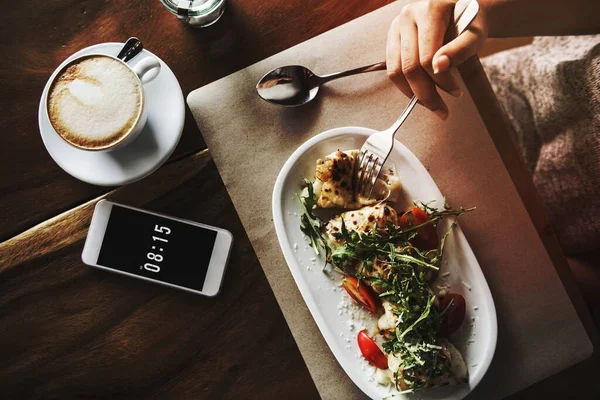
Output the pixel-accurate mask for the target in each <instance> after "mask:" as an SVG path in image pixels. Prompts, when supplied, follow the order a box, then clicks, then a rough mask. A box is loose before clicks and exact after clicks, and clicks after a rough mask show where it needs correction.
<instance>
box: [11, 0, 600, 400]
mask: <svg viewBox="0 0 600 400" xmlns="http://www.w3.org/2000/svg"><path fill="white" fill-rule="evenodd" d="M389 2H390V1H389V0H371V1H364V0H329V1H327V2H320V1H313V2H310V4H307V3H308V2H306V1H304V0H269V1H265V0H229V1H228V10H227V12H226V13H225V15H224V17H223V19H222V20H221V21H220V22H219V23H218V24H216V25H215V26H213V27H211V28H207V29H204V30H193V29H190V28H188V27H186V26H184V25H181V24H180V23H179V21H177V19H176V18H174V17H173V16H172V15H170V14H169V13H168V12H166V11H165V10H164V9H163V8H162V6H161V5H160V3H159V1H158V0H154V1H147V2H127V1H123V0H118V1H111V2H105V1H100V0H89V1H83V2H74V1H73V2H71V1H67V0H59V1H54V2H42V1H37V2H35V4H31V2H16V3H13V4H11V5H10V7H8V6H7V7H4V10H3V13H2V16H1V17H0V22H1V23H0V50H1V52H0V54H2V55H3V57H2V59H1V61H0V84H1V85H2V95H1V96H0V110H1V117H2V118H1V120H0V124H1V125H0V126H1V127H2V135H1V136H0V165H1V168H0V397H2V398H17V397H19V398H39V397H44V398H49V397H51V398H65V397H86V398H95V397H98V398H100V397H109V396H110V397H123V398H140V397H161V398H162V397H176V398H218V397H227V398H232V397H234V396H237V397H238V398H248V397H252V398H258V397H262V398H274V397H275V396H276V395H277V396H278V397H279V396H285V397H290V398H303V399H305V398H315V397H318V393H317V392H316V389H315V386H314V384H313V382H312V380H311V378H310V375H309V373H308V370H307V368H306V366H305V365H304V363H303V361H302V357H301V355H300V353H299V351H298V349H297V347H296V344H295V343H294V340H293V338H292V336H291V334H290V332H289V329H288V327H287V325H286V323H285V320H284V319H283V316H282V314H281V311H280V310H279V307H278V305H277V303H276V301H275V298H274V297H273V294H272V292H271V289H270V288H269V285H268V283H267V281H266V279H265V277H264V274H263V272H262V270H261V268H260V265H259V264H258V262H257V260H256V256H255V255H254V252H253V250H252V247H251V245H250V243H249V241H248V239H247V237H246V235H245V233H244V231H243V228H242V227H241V224H240V222H239V219H238V218H237V215H236V212H235V209H234V208H233V206H232V204H231V202H230V200H229V197H228V195H227V193H226V191H225V188H224V187H223V184H222V182H221V180H220V177H219V175H218V173H217V171H216V169H215V167H214V164H213V162H212V160H211V157H210V154H209V153H208V151H207V150H206V146H205V144H204V141H203V139H202V136H201V135H200V132H199V131H198V129H197V127H196V125H195V123H194V120H193V118H192V116H191V114H190V113H189V110H188V112H187V114H186V124H185V128H184V132H183V137H182V139H181V142H180V143H179V146H178V147H177V149H176V150H175V152H174V154H173V155H172V156H171V158H170V159H169V161H168V162H167V164H166V165H164V166H163V167H162V168H160V169H159V170H158V171H157V172H155V173H154V174H153V175H151V176H150V177H148V178H145V179H143V180H142V181H140V182H137V183H135V184H131V185H128V186H126V187H121V188H103V187H97V186H92V185H88V184H85V183H83V182H79V181H77V180H75V179H74V178H72V177H70V176H69V175H68V174H67V173H65V172H64V171H62V170H61V169H60V168H59V167H58V166H57V165H56V164H55V163H54V161H53V160H52V159H51V158H50V156H49V155H48V153H47V152H46V150H45V148H44V146H43V144H42V141H41V139H40V136H39V131H38V126H37V107H38V103H39V98H40V95H41V92H42V89H43V86H44V84H45V82H46V80H47V79H48V77H49V76H50V74H51V73H52V71H53V70H54V69H55V68H56V66H58V65H59V63H60V62H61V61H62V60H64V59H65V58H67V57H68V56H69V55H70V54H72V53H74V52H75V51H77V50H79V49H81V48H83V47H86V46H89V45H92V44H95V43H100V42H108V41H124V40H125V39H127V38H128V37H130V36H137V37H139V38H140V39H141V40H142V41H143V42H144V43H145V45H146V47H147V48H148V49H150V50H151V51H152V52H154V53H155V54H157V55H158V56H160V57H161V58H162V59H163V60H164V61H165V62H166V63H167V64H169V66H170V67H171V69H172V70H173V71H174V73H175V74H176V76H177V77H178V79H179V82H180V84H181V86H182V89H183V91H184V94H187V93H189V92H190V91H191V90H193V89H195V88H197V87H200V86H202V85H205V84H207V83H209V82H212V81H214V80H216V79H218V78H221V77H223V76H225V75H227V74H229V73H232V72H234V71H236V70H239V69H240V68H243V67H245V66H247V65H250V64H252V63H254V62H256V61H258V60H261V59H263V58H265V57H268V56H270V55H272V54H274V53H276V52H278V51H281V50H283V49H285V48H288V47H290V46H292V45H294V44H297V43H299V42H301V41H304V40H306V39H308V38H310V37H313V36H315V35H317V34H319V33H322V32H324V31H326V30H329V29H331V28H333V27H335V26H338V25H340V24H342V23H344V22H347V21H349V20H351V19H354V18H356V17H358V16H361V15H363V14H365V13H367V12H369V11H372V10H374V9H376V8H378V7H380V6H382V5H385V4H387V3H389ZM469 68H471V70H469ZM479 68H480V67H479V66H478V64H477V63H475V64H473V63H471V65H470V66H467V67H466V68H465V69H464V70H463V71H461V72H463V74H469V73H471V74H474V76H476V77H482V74H481V70H480V69H479ZM477 79H485V78H484V77H483V78H476V79H474V80H472V81H473V82H476V81H477ZM475 86H476V85H475ZM470 90H471V93H472V95H473V97H474V98H475V99H476V100H477V101H478V102H480V103H481V104H483V105H484V109H485V110H484V112H483V113H482V116H483V117H484V119H486V120H493V119H497V118H501V115H500V114H499V113H498V109H497V107H496V105H495V103H494V98H493V94H492V93H489V92H478V91H477V88H476V87H470ZM484 114H486V115H484ZM505 133H506V132H497V134H498V137H501V136H502V134H505ZM506 138H507V140H508V136H506ZM497 144H498V143H497ZM499 145H500V147H502V146H505V147H506V146H509V144H508V142H503V143H499ZM507 154H508V156H507V158H506V159H505V162H506V163H507V166H509V165H510V164H511V163H516V161H515V160H514V159H511V157H512V156H511V155H510V154H513V153H511V152H507ZM513 179H516V184H517V186H519V187H520V188H521V189H523V190H524V193H529V194H530V195H531V197H532V198H535V195H534V194H533V192H532V191H533V187H532V186H531V183H530V182H529V180H528V179H526V178H524V177H520V178H519V177H516V178H515V177H514V178H513ZM103 197H108V198H110V199H112V200H115V201H121V202H124V203H126V204H130V205H134V206H142V207H144V208H147V209H149V210H153V211H158V212H162V213H167V214H171V215H174V216H178V217H182V218H188V219H192V220H197V221H201V222H204V223H208V224H213V225H217V226H221V227H224V228H226V229H229V230H231V231H232V232H233V234H234V236H235V237H236V243H235V249H234V252H233V258H232V260H231V264H230V267H229V269H228V271H227V274H226V278H225V282H224V287H223V291H222V293H221V294H220V295H219V296H218V297H217V298H215V299H206V298H203V297H199V296H195V295H192V294H187V293H184V292H179V291H175V290H171V289H166V288H163V287H161V286H156V285H149V284H146V283H143V282H141V281H136V280H131V279H123V278H122V277H120V276H115V275H112V274H107V273H103V272H98V271H95V270H92V269H90V268H87V267H85V266H84V265H83V264H82V263H81V261H80V253H81V250H82V246H83V241H84V237H85V234H86V232H87V226H88V224H89V220H90V217H91V214H92V208H93V205H94V204H95V202H96V201H97V200H98V199H99V198H103ZM535 204H537V203H535V202H533V203H531V205H530V206H531V209H530V212H531V213H532V215H533V217H534V219H536V221H537V222H536V225H537V226H540V227H542V226H544V224H545V220H544V217H543V215H541V214H540V213H539V212H538V211H537V210H536V209H535ZM555 253H556V252H555ZM555 256H556V257H557V258H558V259H562V258H561V257H562V256H561V255H560V251H558V253H556V254H555ZM562 260H563V261H564V259H562ZM563 266H564V265H563ZM562 274H563V275H564V276H565V279H566V280H567V281H568V283H567V289H568V290H569V292H570V293H571V294H572V296H573V298H574V302H575V305H576V306H577V307H578V309H579V310H583V309H584V308H583V305H582V303H581V299H580V297H578V295H577V291H576V287H575V286H574V284H572V279H570V277H569V276H568V271H567V269H566V268H564V269H563V272H562ZM569 279H570V280H569ZM569 282H570V283H569ZM582 313H584V311H582ZM586 323H588V325H589V321H587V322H586ZM596 362H597V360H590V361H589V362H586V363H582V364H580V365H578V366H575V367H573V368H571V369H570V370H569V371H566V372H565V373H562V374H561V376H560V379H549V380H547V381H546V382H544V383H541V384H538V385H535V386H534V387H532V388H530V389H529V390H527V391H525V392H523V393H521V394H520V395H517V396H515V398H517V397H521V396H526V397H528V398H529V397H530V396H534V395H536V394H540V393H544V392H545V391H547V390H552V391H553V392H552V393H561V390H562V391H563V392H562V393H565V394H568V393H571V394H572V393H573V391H572V390H571V391H566V389H565V387H566V386H568V385H577V387H578V388H581V387H583V388H584V389H582V390H581V394H580V397H579V398H585V395H586V394H587V395H588V396H589V398H593V393H596V392H595V390H599V391H600V388H599V387H598V383H597V382H596V383H594V382H592V383H589V382H588V383H585V382H586V381H593V379H592V378H591V376H592V375H591V372H589V370H590V369H592V368H594V366H597V365H598V364H594V363H596ZM586 371H587V372H586ZM561 382H562V383H561ZM565 382H566V384H565ZM594 385H596V386H594Z"/></svg>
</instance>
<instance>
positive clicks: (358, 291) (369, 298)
mask: <svg viewBox="0 0 600 400" xmlns="http://www.w3.org/2000/svg"><path fill="white" fill-rule="evenodd" d="M342 287H343V288H344V289H346V292H348V294H349V295H350V297H352V299H354V301H356V302H357V303H358V304H360V305H361V306H363V307H364V308H366V309H367V310H369V311H370V312H371V313H373V314H377V306H378V305H379V298H378V297H377V296H376V295H375V293H373V290H372V289H371V288H370V287H368V286H367V285H365V284H364V283H361V284H360V285H359V284H358V279H356V278H355V277H353V276H350V275H346V276H344V279H342Z"/></svg>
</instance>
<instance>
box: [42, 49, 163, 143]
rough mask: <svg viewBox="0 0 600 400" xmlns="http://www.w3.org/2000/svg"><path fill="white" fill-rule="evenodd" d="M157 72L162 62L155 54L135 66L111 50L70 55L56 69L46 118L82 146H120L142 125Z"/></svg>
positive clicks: (58, 133) (61, 134)
mask: <svg viewBox="0 0 600 400" xmlns="http://www.w3.org/2000/svg"><path fill="white" fill-rule="evenodd" d="M138 57H139V56H138ZM159 72H160V62H159V61H158V59H156V58H155V57H152V56H146V57H145V58H143V59H142V60H140V61H139V62H138V63H137V64H136V65H135V66H133V67H130V66H129V65H128V64H127V63H125V62H123V61H122V60H120V59H118V58H116V57H114V56H111V55H108V54H88V55H84V56H81V57H77V58H75V59H73V60H69V61H66V62H64V63H63V64H62V65H61V66H60V67H58V68H57V70H56V71H55V73H54V74H53V77H52V79H51V84H50V87H49V90H48V93H47V95H46V98H45V99H44V102H45V110H46V115H47V117H48V120H49V121H50V124H51V125H52V127H53V128H54V130H55V132H56V133H57V135H59V136H60V137H61V138H62V139H63V140H64V141H65V142H67V143H68V144H70V145H72V146H74V147H77V148H79V149H82V150H87V151H111V150H114V149H116V148H121V147H123V146H125V145H127V144H128V143H131V142H132V141H133V140H134V139H135V138H136V137H137V136H138V135H139V134H140V132H141V131H142V130H143V129H144V125H145V124H146V120H147V117H148V115H147V109H146V100H145V94H144V84H147V83H148V82H150V81H152V80H154V79H155V78H156V77H157V76H158V74H159Z"/></svg>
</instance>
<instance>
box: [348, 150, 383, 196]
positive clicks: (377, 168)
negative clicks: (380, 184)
mask: <svg viewBox="0 0 600 400" xmlns="http://www.w3.org/2000/svg"><path fill="white" fill-rule="evenodd" d="M382 167H383V160H381V158H380V157H377V155H375V154H374V153H372V152H370V151H368V150H362V151H361V152H360V154H359V155H358V158H357V159H356V161H355V163H354V173H353V175H352V176H353V182H352V192H353V194H354V198H355V199H356V197H357V195H360V196H362V197H366V198H369V197H371V194H372V193H373V189H374V188H375V183H376V182H377V177H378V176H379V173H380V172H381V168H382Z"/></svg>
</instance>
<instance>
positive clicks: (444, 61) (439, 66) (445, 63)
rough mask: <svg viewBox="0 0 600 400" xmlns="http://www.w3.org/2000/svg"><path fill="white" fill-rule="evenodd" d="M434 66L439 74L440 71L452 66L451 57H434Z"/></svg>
mask: <svg viewBox="0 0 600 400" xmlns="http://www.w3.org/2000/svg"><path fill="white" fill-rule="evenodd" d="M432 67H433V73H434V74H439V73H440V72H444V71H447V70H448V68H450V58H448V56H444V55H441V56H439V57H436V58H434V59H433V63H432Z"/></svg>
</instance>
